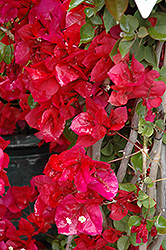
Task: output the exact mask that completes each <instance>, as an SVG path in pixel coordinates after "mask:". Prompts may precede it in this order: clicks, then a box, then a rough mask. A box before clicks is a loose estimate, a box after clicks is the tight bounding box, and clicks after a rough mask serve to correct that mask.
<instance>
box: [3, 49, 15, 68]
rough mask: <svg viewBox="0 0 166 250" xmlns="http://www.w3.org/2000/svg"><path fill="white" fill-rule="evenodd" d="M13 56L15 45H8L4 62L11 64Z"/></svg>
mask: <svg viewBox="0 0 166 250" xmlns="http://www.w3.org/2000/svg"><path fill="white" fill-rule="evenodd" d="M12 58H13V46H12V45H7V46H6V47H5V50H4V59H3V60H4V62H5V63H7V64H9V63H11V61H12Z"/></svg>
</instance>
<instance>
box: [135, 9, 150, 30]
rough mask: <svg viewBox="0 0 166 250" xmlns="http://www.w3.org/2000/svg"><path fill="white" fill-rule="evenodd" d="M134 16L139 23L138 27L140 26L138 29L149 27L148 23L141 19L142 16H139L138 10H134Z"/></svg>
mask: <svg viewBox="0 0 166 250" xmlns="http://www.w3.org/2000/svg"><path fill="white" fill-rule="evenodd" d="M134 16H135V17H136V18H137V19H138V21H139V26H140V27H141V26H144V27H149V25H150V24H149V22H148V24H147V20H146V19H144V18H142V16H141V14H140V12H139V10H136V12H135V13H134Z"/></svg>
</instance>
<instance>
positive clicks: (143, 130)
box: [138, 118, 154, 137]
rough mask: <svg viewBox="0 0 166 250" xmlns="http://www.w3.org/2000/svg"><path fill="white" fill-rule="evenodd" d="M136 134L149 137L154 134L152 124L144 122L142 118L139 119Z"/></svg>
mask: <svg viewBox="0 0 166 250" xmlns="http://www.w3.org/2000/svg"><path fill="white" fill-rule="evenodd" d="M138 133H140V134H142V135H145V136H146V137H150V136H151V135H152V134H153V133H154V124H153V123H152V122H149V121H145V120H144V119H143V118H141V119H139V123H138Z"/></svg>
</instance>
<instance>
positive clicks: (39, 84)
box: [25, 62, 59, 103]
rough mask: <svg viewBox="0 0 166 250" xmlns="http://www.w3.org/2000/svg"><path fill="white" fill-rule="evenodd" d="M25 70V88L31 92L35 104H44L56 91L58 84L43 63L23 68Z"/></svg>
mask: <svg viewBox="0 0 166 250" xmlns="http://www.w3.org/2000/svg"><path fill="white" fill-rule="evenodd" d="M25 69H26V70H27V72H28V76H27V79H28V80H29V81H28V84H27V86H26V87H27V88H28V89H29V90H30V91H31V93H32V96H33V98H34V100H35V101H36V102H40V103H43V102H46V101H47V100H49V99H50V98H51V97H52V96H53V95H54V94H55V93H56V92H57V91H58V89H59V83H58V82H57V81H56V79H55V77H54V74H53V73H52V72H51V71H49V70H48V69H47V68H46V67H45V65H44V64H43V62H41V63H38V64H35V65H33V68H30V67H25Z"/></svg>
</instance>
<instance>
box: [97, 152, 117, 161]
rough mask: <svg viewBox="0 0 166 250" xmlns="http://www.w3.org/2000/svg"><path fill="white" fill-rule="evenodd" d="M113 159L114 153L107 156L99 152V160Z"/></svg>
mask: <svg viewBox="0 0 166 250" xmlns="http://www.w3.org/2000/svg"><path fill="white" fill-rule="evenodd" d="M114 159H115V154H114V153H113V154H112V155H109V156H105V155H103V154H101V156H100V161H104V162H108V161H112V160H114Z"/></svg>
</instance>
